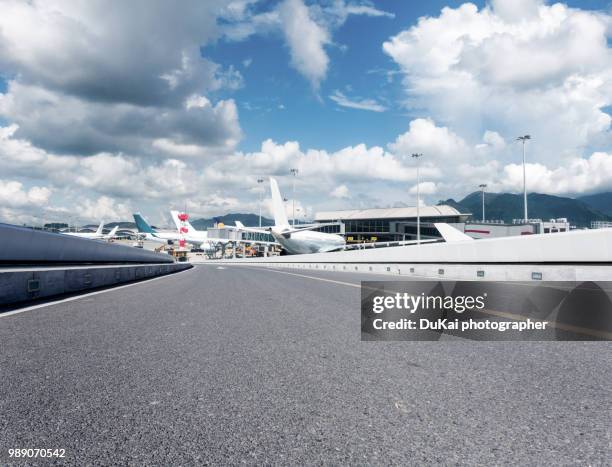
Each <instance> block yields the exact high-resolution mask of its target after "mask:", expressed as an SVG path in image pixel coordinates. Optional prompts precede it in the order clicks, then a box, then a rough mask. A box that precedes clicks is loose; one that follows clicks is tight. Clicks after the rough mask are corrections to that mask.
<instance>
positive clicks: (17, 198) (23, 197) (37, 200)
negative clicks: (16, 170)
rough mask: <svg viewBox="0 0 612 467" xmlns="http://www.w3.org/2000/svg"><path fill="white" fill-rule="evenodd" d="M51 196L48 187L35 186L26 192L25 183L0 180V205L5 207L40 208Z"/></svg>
mask: <svg viewBox="0 0 612 467" xmlns="http://www.w3.org/2000/svg"><path fill="white" fill-rule="evenodd" d="M50 196H51V190H50V189H48V188H47V187H40V186H34V187H32V188H30V189H29V190H25V189H24V187H23V183H21V182H18V181H15V180H0V204H2V205H3V206H4V207H11V208H25V207H28V206H31V207H35V208H40V207H42V206H43V205H44V204H45V203H46V202H47V201H48V200H49V197H50Z"/></svg>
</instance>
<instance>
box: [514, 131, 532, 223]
mask: <svg viewBox="0 0 612 467" xmlns="http://www.w3.org/2000/svg"><path fill="white" fill-rule="evenodd" d="M528 139H531V136H529V135H525V136H519V137H518V138H516V140H517V141H521V142H522V143H523V204H524V207H525V213H524V214H525V216H524V217H525V219H524V220H525V224H526V223H527V219H528V217H527V174H526V172H525V142H526V141H527V140H528Z"/></svg>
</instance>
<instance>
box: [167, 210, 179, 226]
mask: <svg viewBox="0 0 612 467" xmlns="http://www.w3.org/2000/svg"><path fill="white" fill-rule="evenodd" d="M170 215H171V216H172V221H173V222H174V225H176V228H177V230H181V221H180V219H179V217H178V216H179V212H178V211H170Z"/></svg>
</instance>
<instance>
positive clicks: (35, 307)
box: [0, 267, 195, 318]
mask: <svg viewBox="0 0 612 467" xmlns="http://www.w3.org/2000/svg"><path fill="white" fill-rule="evenodd" d="M194 269H195V267H193V268H189V269H183V270H182V271H179V272H175V273H170V274H164V275H163V276H158V277H151V278H150V279H144V280H141V281H138V282H132V283H131V284H125V285H118V286H116V287H110V288H108V289H104V290H96V291H95V292H89V293H86V294H79V295H75V296H74V297H68V298H62V299H60V300H53V301H51V302H45V303H41V304H39V305H32V306H28V307H25V308H19V309H17V310H13V311H7V312H5V313H0V318H6V317H8V316H13V315H18V314H20V313H25V312H26V311H32V310H38V309H40V308H45V307H48V306H52V305H59V304H61V303H67V302H73V301H75V300H80V299H82V298H87V297H92V296H94V295H100V294H103V293H107V292H114V291H115V290H120V289H125V288H127V287H133V286H135V285H141V284H147V283H149V282H153V281H156V280H158V279H164V278H166V277H170V276H176V275H178V274H181V273H183V272H187V271H193V270H194Z"/></svg>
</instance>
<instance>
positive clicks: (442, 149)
mask: <svg viewBox="0 0 612 467" xmlns="http://www.w3.org/2000/svg"><path fill="white" fill-rule="evenodd" d="M389 149H390V150H391V151H393V152H394V153H395V154H401V155H404V156H410V155H411V154H414V153H423V155H424V156H425V157H424V158H423V162H424V163H427V161H428V160H435V161H444V160H446V161H455V162H456V163H459V162H460V160H461V159H464V158H465V157H466V156H467V155H468V153H469V148H468V146H467V144H466V143H465V141H463V139H461V138H460V137H459V136H458V135H456V134H455V133H453V132H452V131H451V130H449V129H448V128H447V127H438V126H436V124H435V123H434V122H433V120H431V119H428V118H417V119H415V120H412V121H411V122H410V125H409V129H408V131H407V132H406V133H404V134H401V135H399V136H398V137H397V138H396V140H395V142H393V143H391V144H389Z"/></svg>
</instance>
